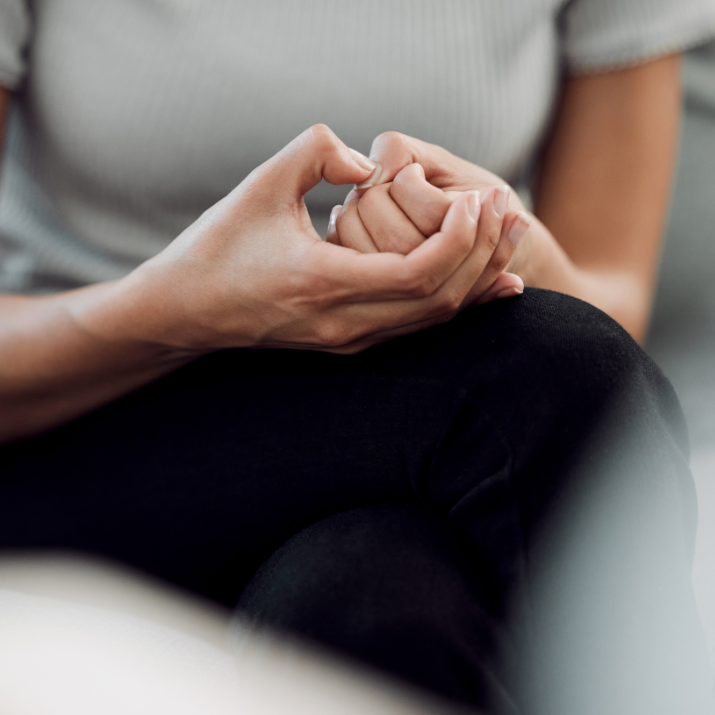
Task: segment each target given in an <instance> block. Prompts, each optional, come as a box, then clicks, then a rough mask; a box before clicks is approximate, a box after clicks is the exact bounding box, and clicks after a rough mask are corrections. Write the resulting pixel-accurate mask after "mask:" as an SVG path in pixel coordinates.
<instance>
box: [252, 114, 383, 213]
mask: <svg viewBox="0 0 715 715" xmlns="http://www.w3.org/2000/svg"><path fill="white" fill-rule="evenodd" d="M374 169H375V163H374V162H372V161H371V160H370V159H368V158H367V157H366V156H363V155H362V154H360V152H357V151H355V150H354V149H350V148H349V147H347V146H346V145H345V144H344V143H343V142H342V141H340V139H338V137H337V136H336V135H335V133H334V132H333V131H332V130H331V129H329V128H328V127H327V126H325V124H315V125H313V126H312V127H310V129H306V131H304V132H303V133H302V134H301V135H300V136H298V137H296V138H295V139H294V140H293V141H292V142H291V143H290V144H288V145H287V146H286V147H285V148H284V149H282V150H281V151H280V152H278V154H276V155H275V156H274V157H273V158H272V159H269V160H268V162H266V164H265V165H264V170H265V173H264V172H262V173H264V177H265V178H270V181H269V183H270V185H272V187H273V189H274V190H275V189H276V188H278V189H279V190H280V189H283V190H284V191H288V192H289V193H290V194H291V195H292V196H293V197H294V198H295V199H300V198H302V197H303V196H304V195H305V194H306V193H308V191H310V189H312V188H313V187H314V186H316V185H317V184H318V183H320V180H321V179H325V180H326V181H327V182H329V183H331V184H357V183H360V182H362V181H364V180H365V179H367V178H368V177H369V176H370V174H372V172H373V171H374ZM266 174H267V176H266Z"/></svg>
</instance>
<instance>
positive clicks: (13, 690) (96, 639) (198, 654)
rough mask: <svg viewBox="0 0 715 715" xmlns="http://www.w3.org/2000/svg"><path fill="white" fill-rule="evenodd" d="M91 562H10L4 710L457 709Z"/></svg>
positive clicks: (318, 713) (306, 712)
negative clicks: (234, 623)
mask: <svg viewBox="0 0 715 715" xmlns="http://www.w3.org/2000/svg"><path fill="white" fill-rule="evenodd" d="M228 626H229V619H228V614H226V613H223V612H221V611H219V610H216V609H215V608H210V607H208V606H207V605H206V604H203V603H201V602H199V601H197V600H195V599H188V598H185V597H183V596H181V595H178V594H176V593H174V592H172V591H168V590H166V589H165V588H162V587H159V586H157V585H156V584H154V583H151V582H149V581H145V580H140V579H138V578H137V577H136V576H134V575H132V574H131V573H129V572H124V571H121V570H117V569H115V568H111V567H108V566H106V565H105V564H102V563H98V562H93V561H80V560H77V559H59V560H58V559H57V558H56V557H55V558H47V559H43V558H23V559H9V558H5V559H2V560H0V712H2V713H3V715H65V714H66V715H98V714H101V715H128V714H131V715H164V714H166V715H229V714H237V713H241V714H242V715H278V714H281V715H283V714H284V713H291V714H292V715H293V714H294V715H323V714H324V715H335V714H336V713H340V714H341V715H358V714H360V715H408V714H412V715H430V714H432V715H437V714H438V713H444V714H445V715H447V714H448V713H453V714H457V713H458V712H459V710H458V709H455V708H451V707H447V706H445V705H443V704H442V703H440V702H438V701H436V700H434V699H432V698H430V697H426V696H424V695H423V694H422V693H418V692H413V691H408V690H406V689H403V688H399V687H397V686H395V685H393V684H392V683H391V682H388V681H387V680H385V679H382V678H379V677H377V676H375V675H374V674H372V673H367V672H364V671H362V670H358V669H356V668H352V667H349V666H347V665H346V664H344V663H340V662H337V661H334V660H329V659H328V658H327V657H325V656H324V655H321V654H319V653H316V652H314V651H310V650H308V649H307V648H305V647H303V646H302V645H299V644H297V643H294V642H290V641H287V640H285V639H283V638H279V637H276V636H273V635H271V634H269V633H266V632H256V631H249V630H247V629H245V628H243V629H237V628H235V627H234V628H232V629H231V633H232V634H233V635H232V638H231V639H230V640H229V638H228V636H227V633H228Z"/></svg>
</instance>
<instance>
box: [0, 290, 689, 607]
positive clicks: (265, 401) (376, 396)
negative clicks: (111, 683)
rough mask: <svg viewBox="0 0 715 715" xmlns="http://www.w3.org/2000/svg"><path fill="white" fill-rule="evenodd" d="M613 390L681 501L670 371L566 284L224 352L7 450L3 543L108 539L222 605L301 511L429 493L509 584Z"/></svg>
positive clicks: (109, 547) (309, 517) (116, 551)
mask: <svg viewBox="0 0 715 715" xmlns="http://www.w3.org/2000/svg"><path fill="white" fill-rule="evenodd" d="M619 391H625V392H627V393H628V397H629V400H630V402H629V403H628V404H631V403H632V402H633V399H632V398H633V396H634V395H635V408H634V410H635V412H633V414H628V415H625V418H626V419H631V418H633V416H634V415H635V417H636V418H637V419H641V420H642V419H646V420H649V422H650V424H649V425H648V429H647V430H646V434H645V436H644V435H639V439H640V441H641V442H642V444H640V445H639V447H638V454H639V455H640V454H641V453H645V452H647V451H648V450H652V449H653V448H654V447H655V448H657V449H656V451H658V450H659V451H660V452H665V453H666V456H667V458H668V459H669V460H670V461H671V462H674V466H673V467H672V469H671V470H670V471H669V472H668V474H667V475H666V476H665V477H664V479H665V480H666V481H667V482H668V485H669V486H670V487H672V483H673V482H678V481H679V480H680V481H683V483H684V484H685V486H683V487H682V489H683V492H684V493H686V496H687V490H688V486H687V479H686V478H683V477H682V476H678V475H680V472H682V464H680V463H677V464H675V463H676V462H678V460H679V459H680V461H681V462H683V463H684V461H683V458H682V452H683V449H684V447H683V445H682V440H683V437H682V434H681V432H682V425H681V424H680V422H679V420H680V417H679V413H678V409H677V401H675V400H674V398H673V397H672V395H671V391H670V389H669V386H668V385H667V382H666V381H665V380H664V378H662V376H660V374H659V372H658V371H657V369H656V368H654V366H652V364H651V363H650V361H649V360H648V359H647V357H646V356H645V355H644V354H643V353H642V351H640V349H639V348H638V347H637V346H636V345H635V343H633V341H631V340H630V338H628V337H627V336H626V335H625V333H624V332H623V331H622V330H621V329H620V328H619V327H618V326H617V325H616V324H615V323H614V322H613V321H611V320H610V319H609V318H607V317H606V316H605V315H603V314H602V313H600V312H599V311H597V310H595V309H593V308H591V307H590V306H588V305H586V304H584V303H581V302H580V301H576V300H574V299H570V298H567V297H565V296H561V295H559V294H555V293H549V292H546V291H528V292H527V294H526V295H525V296H524V297H523V298H522V299H519V300H514V301H498V302H497V303H495V304H492V305H489V306H482V307H480V308H479V309H474V310H467V311H465V312H464V313H463V314H462V315H460V316H459V317H458V318H457V319H455V320H453V321H451V322H450V323H448V324H445V325H443V326H439V327H437V328H433V329H430V330H426V331H423V332H421V333H418V334H415V335H412V336H408V337H405V338H402V339H399V340H394V341H391V342H389V343H386V344H385V345H382V346H379V347H377V348H373V349H371V350H368V351H365V352H364V353H362V354H360V355H356V356H349V357H346V356H335V355H329V354H321V353H311V352H296V351H283V350H277V351H251V350H229V351H223V352H221V353H217V354H214V355H211V356H208V357H206V358H203V359H200V360H197V361H196V362H195V363H194V364H192V365H190V366H188V367H187V368H184V369H182V370H179V371H177V372H176V373H174V374H173V375H170V376H169V377H167V378H165V379H163V380H160V381H158V382H157V383H155V384H154V385H151V386H149V387H147V388H145V389H143V390H140V391H138V392H137V393H135V394H134V395H131V396H129V397H128V398H125V399H123V400H120V401H118V402H117V403H115V404H113V405H110V406H108V407H107V408H104V409H102V410H99V411H97V412H96V413H94V414H92V415H88V416H87V417H85V418H82V419H80V420H78V421H76V422H75V423H73V424H71V425H68V426H66V427H64V428H61V429H59V430H55V431H53V432H52V433H50V434H48V435H45V436H42V437H39V438H36V439H32V440H27V441H26V442H24V443H22V444H18V445H15V446H13V447H11V448H5V449H4V450H3V451H2V453H1V454H0V469H1V470H2V475H3V476H2V482H1V489H2V499H1V500H0V545H2V546H3V547H22V546H41V547H42V546H50V547H55V546H57V547H64V548H81V549H90V550H94V551H99V552H101V553H103V554H105V555H109V556H112V557H115V558H119V559H121V560H123V561H128V562H130V563H132V564H133V565H136V566H139V567H141V568H145V569H148V570H150V571H152V572H153V573H156V574H158V575H160V576H162V577H165V578H168V579H170V580H172V581H176V582H178V583H180V584H181V585H183V586H187V587H189V588H192V589H194V590H198V591H201V592H203V593H206V594H207V595H211V596H213V597H217V598H220V599H223V600H226V601H231V600H232V599H235V598H236V596H237V594H238V592H239V591H240V588H241V585H242V584H243V583H244V582H245V580H246V578H248V576H249V575H250V574H251V573H252V572H253V571H254V570H255V568H256V567H257V566H258V564H259V563H260V562H261V561H262V560H263V559H264V558H265V557H266V556H267V555H268V554H269V553H270V552H271V551H272V550H273V549H275V548H276V547H277V546H278V545H279V544H280V543H282V542H283V541H285V539H286V538H288V537H289V536H290V535H291V534H293V533H296V532H297V531H298V530H300V529H301V528H303V527H305V526H307V525H308V524H310V523H313V522H314V521H316V520H318V519H320V518H323V517H325V516H327V515H329V514H332V513H336V512H339V511H342V510H345V509H349V508H353V507H358V506H369V505H373V504H379V503H384V502H402V503H404V502H422V503H427V504H430V505H431V506H433V507H434V508H435V509H437V510H438V511H440V512H442V513H443V514H445V515H446V516H448V517H449V518H450V519H451V520H453V521H454V522H455V523H456V524H457V525H458V526H459V527H460V528H462V529H463V530H464V531H465V532H466V533H467V535H468V536H469V537H470V538H471V539H472V541H473V543H474V544H475V547H476V549H477V551H478V552H479V553H480V554H481V555H482V556H484V558H485V560H486V561H487V562H488V563H490V564H491V568H493V569H494V570H495V584H499V585H500V586H504V584H507V583H510V582H511V581H510V579H511V580H513V579H514V578H518V577H519V572H520V571H521V570H523V568H524V564H523V562H524V542H523V538H524V534H525V533H529V532H530V530H531V529H532V528H534V527H535V525H536V524H538V523H540V521H541V520H542V518H543V514H544V513H545V512H548V511H549V510H550V509H551V508H552V504H553V503H554V499H555V497H557V496H558V494H559V493H560V492H561V491H563V484H562V483H563V481H564V480H565V479H567V478H569V477H568V475H569V473H570V472H573V471H574V469H573V465H574V464H575V463H576V462H577V457H578V455H579V454H580V453H582V452H584V450H587V449H588V448H589V446H590V445H593V444H595V447H593V449H595V450H596V451H598V450H603V449H610V446H611V445H610V444H609V445H606V446H605V447H604V446H603V445H601V446H599V444H598V440H596V442H595V443H594V438H593V435H594V434H596V433H597V432H598V427H597V425H596V423H597V422H598V419H597V418H598V415H599V413H600V412H604V411H608V410H609V409H610V410H611V412H613V410H612V407H611V402H613V400H614V399H615V397H614V396H615V395H616V394H617V393H618V392H619ZM611 398H613V399H611ZM656 413H657V414H656ZM656 417H658V419H656ZM622 422H623V419H620V421H617V423H616V426H615V428H614V427H613V426H610V427H609V428H608V429H609V430H610V431H611V432H613V431H614V429H615V430H616V431H618V430H620V429H621V428H622V424H621V423H622ZM599 439H601V441H603V440H606V442H608V440H609V435H606V436H605V437H603V438H599ZM611 441H612V440H611ZM679 455H680V456H679ZM597 456H598V455H597ZM596 461H598V459H597V460H596ZM576 471H577V470H576ZM686 472H687V469H686ZM686 501H687V499H686ZM495 543H498V547H495V545H494V544H495ZM229 574H230V577H228V575H229ZM496 597H497V598H499V597H501V594H497V595H496Z"/></svg>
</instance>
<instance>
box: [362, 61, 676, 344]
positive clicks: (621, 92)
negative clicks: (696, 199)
mask: <svg viewBox="0 0 715 715" xmlns="http://www.w3.org/2000/svg"><path fill="white" fill-rule="evenodd" d="M679 115H680V56H679V55H677V54H676V55H671V56H668V57H663V58H659V59H657V60H653V61H651V62H645V63H643V64H640V65H637V66H634V67H628V68H625V69H622V70H617V71H609V72H604V73H602V74H589V75H583V76H575V77H568V78H566V79H565V80H564V82H563V85H562V93H561V99H560V102H559V106H558V109H557V111H556V113H555V117H554V122H553V125H552V127H551V129H550V132H549V135H548V141H547V142H546V144H545V147H544V151H543V153H542V160H541V172H540V176H539V177H538V181H537V184H536V186H535V191H534V195H535V209H534V216H533V217H532V221H531V225H530V228H529V230H528V231H527V232H526V235H525V236H524V237H523V239H522V240H521V242H520V243H519V248H518V250H517V251H515V253H514V256H513V258H512V259H511V261H510V262H509V264H508V265H507V267H506V271H508V272H512V273H515V274H517V275H519V276H520V277H521V278H522V279H523V281H524V283H525V284H526V285H527V286H534V287H539V288H548V289H551V290H556V291H559V292H561V293H566V294H568V295H572V296H574V297H576V298H580V299H582V300H585V301H587V302H589V303H591V304H592V305H595V306H596V307H597V308H600V309H601V310H603V311H604V312H606V313H608V314H609V315H610V316H611V317H613V318H614V319H615V320H617V321H618V322H619V323H621V325H622V326H623V327H624V328H625V329H626V330H627V331H628V332H630V333H631V335H632V336H633V337H634V338H635V339H636V340H640V341H642V340H643V339H644V338H645V334H646V329H647V325H648V319H649V314H650V306H651V303H652V297H653V291H654V285H655V276H656V270H657V265H658V256H659V249H660V242H661V239H662V233H663V226H664V223H665V218H666V215H667V207H668V197H669V191H670V182H671V179H672V175H673V167H674V163H675V153H676V147H677V139H678V124H679ZM370 157H371V159H373V161H375V162H376V163H377V164H378V167H377V168H376V170H375V171H374V172H373V173H372V174H371V175H370V177H369V179H367V180H366V181H365V182H363V183H361V184H358V189H363V188H368V187H372V186H379V185H381V184H385V183H388V182H391V181H393V180H394V179H395V177H396V176H397V175H398V174H399V172H400V171H402V170H403V169H404V168H405V167H407V166H408V165H410V164H415V163H418V164H420V165H421V166H422V167H424V172H425V177H426V180H427V182H429V184H431V185H432V186H433V187H435V188H438V189H442V190H443V191H444V192H446V194H447V195H449V194H450V192H453V191H465V190H470V189H471V190H475V189H476V190H479V191H481V192H485V191H486V190H487V188H489V187H494V186H499V185H502V184H503V182H502V181H501V179H500V178H499V177H497V176H496V175H494V174H492V173H491V172H489V171H487V170H485V169H483V168H481V167H479V166H476V165H475V164H472V163H470V162H468V161H465V160H464V159H461V158H459V157H456V156H454V155H453V154H451V153H450V152H448V151H447V150H446V149H443V148H442V147H439V146H436V145H433V144H428V143H426V142H422V141H420V140H418V139H414V138H412V137H408V136H405V135H403V134H399V133H397V132H387V133H385V134H381V135H380V136H378V137H377V138H376V139H375V141H374V142H373V146H372V150H371V152H370ZM523 208H524V207H523V206H522V205H521V202H520V201H519V199H518V197H517V196H516V194H515V193H514V192H513V191H512V192H511V193H510V196H509V210H510V211H518V210H523Z"/></svg>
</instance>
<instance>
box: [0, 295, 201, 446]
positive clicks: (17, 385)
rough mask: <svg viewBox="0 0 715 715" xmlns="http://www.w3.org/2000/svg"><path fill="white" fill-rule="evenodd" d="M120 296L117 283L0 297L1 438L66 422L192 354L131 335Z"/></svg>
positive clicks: (129, 314)
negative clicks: (33, 295)
mask: <svg viewBox="0 0 715 715" xmlns="http://www.w3.org/2000/svg"><path fill="white" fill-rule="evenodd" d="M121 302H122V291H121V287H120V286H118V284H117V283H104V284H99V285H95V286H90V287H88V288H83V289H80V290H75V291H70V292H67V293H62V294H57V295H53V296H43V297H24V296H3V297H1V298H0V443H7V442H11V441H14V440H17V439H20V438H23V437H27V436H30V435H33V434H37V433H39V432H43V431H45V430H47V429H50V428H52V427H55V426H57V425H60V424H62V423H64V422H67V421H69V420H71V419H73V418H75V417H78V416H79V415H82V414H84V413H86V412H89V411H91V410H93V409H95V408H97V407H99V406H101V405H103V404H106V403H108V402H110V401H112V400H114V399H116V398H118V397H121V396H122V395H125V394H127V393H129V392H131V391H132V390H135V389H136V388H138V387H141V386H142V385H145V384H147V383H149V382H151V381H153V380H155V379H157V378H158V377H160V376H162V375H164V374H166V373H168V372H170V371H171V370H173V369H175V368H176V367H179V366H180V365H182V364H185V363H186V362H189V361H190V360H191V359H192V358H193V355H191V354H189V353H186V352H183V353H182V352H180V351H176V350H168V349H166V348H163V347H162V346H161V345H159V344H154V343H151V342H148V341H144V340H140V339H137V338H136V337H134V336H133V335H132V330H131V326H132V324H133V323H136V321H137V320H138V316H133V315H132V311H131V310H130V309H128V310H123V306H122V304H121ZM88 313H91V314H92V320H91V321H87V320H83V317H82V316H84V315H86V314H88ZM95 326H102V330H97V329H95Z"/></svg>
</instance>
